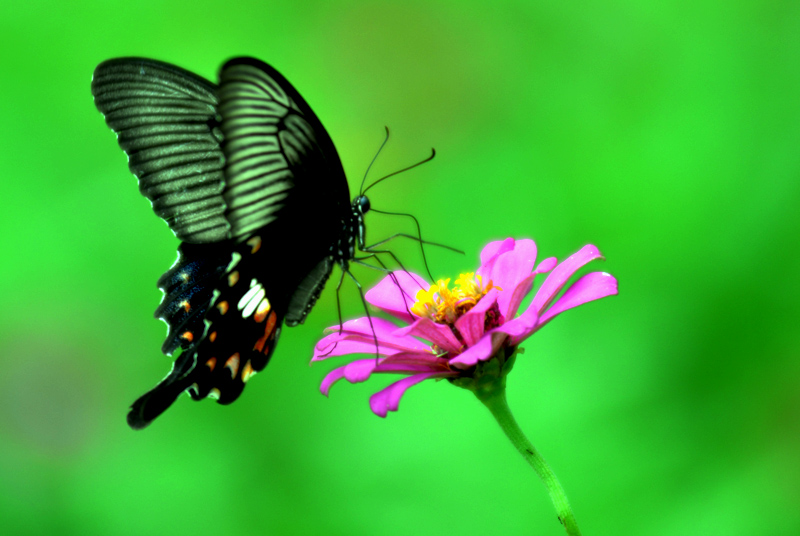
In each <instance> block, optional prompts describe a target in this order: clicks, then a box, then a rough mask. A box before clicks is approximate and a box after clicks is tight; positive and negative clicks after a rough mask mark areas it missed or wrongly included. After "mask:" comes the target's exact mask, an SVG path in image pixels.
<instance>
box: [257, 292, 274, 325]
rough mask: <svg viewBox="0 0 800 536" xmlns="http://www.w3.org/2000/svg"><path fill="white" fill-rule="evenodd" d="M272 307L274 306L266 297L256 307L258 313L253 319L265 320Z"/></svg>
mask: <svg viewBox="0 0 800 536" xmlns="http://www.w3.org/2000/svg"><path fill="white" fill-rule="evenodd" d="M270 309H272V306H270V304H269V300H268V299H266V298H264V299H263V300H261V303H259V304H258V307H257V308H256V314H255V316H254V317H253V319H254V320H255V321H256V322H263V321H264V319H265V318H267V314H268V313H269V311H270Z"/></svg>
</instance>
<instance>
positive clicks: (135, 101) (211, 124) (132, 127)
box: [92, 58, 229, 243]
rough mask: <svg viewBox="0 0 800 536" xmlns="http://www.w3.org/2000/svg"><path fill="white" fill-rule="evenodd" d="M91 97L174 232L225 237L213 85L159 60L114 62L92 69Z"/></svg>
mask: <svg viewBox="0 0 800 536" xmlns="http://www.w3.org/2000/svg"><path fill="white" fill-rule="evenodd" d="M92 95H93V96H94V103H95V105H96V106H97V109H98V110H100V112H101V113H102V114H103V115H104V116H105V119H106V123H107V124H108V126H109V127H110V128H111V130H113V131H114V132H115V133H116V134H117V141H118V142H119V145H120V147H122V149H123V150H124V151H125V153H127V155H128V166H129V167H130V170H131V172H133V174H134V175H136V177H137V178H138V179H139V189H140V190H141V192H142V194H143V195H144V196H145V197H147V198H148V199H149V200H150V201H151V202H152V204H153V210H154V211H155V213H156V214H157V215H158V216H160V217H161V218H163V219H164V220H165V221H166V222H167V224H168V225H169V227H170V229H172V231H173V232H174V233H175V235H176V236H177V237H178V238H179V239H180V240H182V241H184V242H190V243H208V242H218V241H220V240H223V239H225V238H226V237H227V234H228V227H229V226H228V222H227V220H226V219H225V215H224V213H225V201H224V199H223V196H222V190H223V188H224V186H225V178H224V172H223V168H224V164H225V157H224V155H223V152H222V149H221V148H220V143H221V141H222V133H221V131H220V130H219V128H218V115H217V109H216V107H217V96H216V86H215V85H214V84H212V83H211V82H209V81H208V80H205V79H204V78H201V77H199V76H197V75H195V74H193V73H190V72H189V71H186V70H184V69H181V68H180V67H176V66H174V65H170V64H167V63H162V62H158V61H155V60H148V59H144V58H117V59H113V60H109V61H105V62H103V63H101V64H100V65H98V66H97V68H96V69H95V71H94V75H93V77H92Z"/></svg>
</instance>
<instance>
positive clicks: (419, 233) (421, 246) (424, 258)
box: [368, 209, 464, 281]
mask: <svg viewBox="0 0 800 536" xmlns="http://www.w3.org/2000/svg"><path fill="white" fill-rule="evenodd" d="M372 210H373V212H377V213H378V214H385V215H387V216H405V217H408V218H411V219H412V220H414V225H415V226H416V227H417V236H413V235H407V234H403V233H398V234H395V235H392V236H390V237H389V238H387V239H385V240H381V241H380V242H376V243H375V244H372V245H371V246H370V248H368V249H371V248H374V247H375V246H379V245H380V244H383V243H386V242H388V241H389V240H392V239H394V238H397V237H400V236H402V237H405V238H410V239H412V240H416V241H417V242H419V249H420V251H421V252H422V263H423V264H424V265H425V271H426V272H427V273H428V277H430V278H431V281H433V280H434V279H433V275H432V274H431V270H430V268H429V267H428V258H427V256H426V255H425V246H424V245H425V244H430V245H432V246H439V247H443V248H445V249H449V250H451V251H455V252H456V253H461V254H462V255H463V254H464V252H463V251H461V250H459V249H456V248H453V247H450V246H446V245H444V244H438V243H436V242H427V241H425V240H423V239H422V229H421V228H420V225H419V220H418V219H417V218H416V217H415V216H414V215H413V214H406V213H404V212H385V211H382V210H376V209H372Z"/></svg>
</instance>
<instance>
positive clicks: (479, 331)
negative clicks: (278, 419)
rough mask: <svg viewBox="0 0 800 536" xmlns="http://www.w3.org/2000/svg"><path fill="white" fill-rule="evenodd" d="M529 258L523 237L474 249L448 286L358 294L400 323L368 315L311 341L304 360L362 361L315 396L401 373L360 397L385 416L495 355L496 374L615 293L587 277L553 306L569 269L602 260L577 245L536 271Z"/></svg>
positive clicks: (410, 283) (406, 280) (403, 284)
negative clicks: (427, 385)
mask: <svg viewBox="0 0 800 536" xmlns="http://www.w3.org/2000/svg"><path fill="white" fill-rule="evenodd" d="M536 253H537V252H536V244H535V243H534V241H533V240H530V239H524V240H514V239H513V238H507V239H506V240H502V241H497V242H491V243H489V244H487V245H486V247H484V248H483V251H482V252H481V264H480V267H479V268H478V269H477V270H476V271H475V272H474V273H465V274H461V276H460V277H458V278H457V279H456V281H455V283H454V284H453V286H452V287H451V285H450V280H449V279H444V280H439V281H437V282H436V283H434V284H430V283H428V282H426V281H425V279H424V278H422V277H421V276H419V275H416V274H413V273H410V272H394V273H393V274H390V275H388V276H386V277H385V278H384V279H383V280H382V281H381V282H380V283H378V285H377V286H375V287H374V288H373V289H371V290H370V291H369V292H367V294H366V300H367V301H368V302H369V303H371V304H372V305H374V306H375V307H377V308H378V309H380V310H382V311H384V312H386V313H388V314H390V315H392V316H394V317H395V318H397V319H399V320H401V321H402V322H404V323H405V324H407V325H405V326H403V327H399V326H397V325H395V324H394V323H392V322H390V321H388V320H385V319H383V318H375V317H373V318H372V319H371V324H370V319H368V318H366V317H364V318H359V319H356V320H351V321H348V322H345V323H344V324H343V325H342V326H341V327H340V326H335V327H332V328H329V329H330V330H331V331H333V333H331V334H329V335H328V336H326V337H325V338H323V339H322V340H321V341H320V342H319V343H318V344H317V346H316V348H315V350H314V357H313V359H312V361H320V360H323V359H327V358H329V357H333V356H340V355H346V354H357V353H360V354H367V355H371V357H369V358H366V359H359V360H356V361H352V362H351V363H349V364H347V365H344V366H342V367H339V368H336V369H334V370H333V371H331V372H330V373H329V374H328V375H327V376H326V377H325V379H324V380H323V382H322V385H321V388H320V389H321V391H322V393H323V394H325V395H326V396H327V395H328V392H329V390H330V388H331V386H332V385H333V384H334V383H336V382H337V381H339V380H341V379H342V378H344V379H346V380H347V381H349V382H350V383H356V382H363V381H365V380H367V379H368V378H369V377H370V376H371V375H372V374H373V373H393V374H404V375H406V377H405V378H403V379H401V380H399V381H397V382H395V383H393V384H391V385H389V386H388V387H387V388H385V389H383V390H381V391H379V392H377V393H375V394H374V395H373V396H372V397H371V398H370V407H371V408H372V411H373V412H374V413H375V414H376V415H378V416H380V417H385V416H386V415H387V413H388V412H389V411H397V408H398V405H399V403H400V399H401V398H402V397H403V395H404V394H405V392H406V391H407V390H408V389H409V388H410V387H411V386H413V385H416V384H418V383H420V382H422V381H423V380H427V379H440V378H449V379H451V381H453V382H454V383H456V384H459V382H462V381H472V380H473V379H475V378H476V377H477V376H478V375H479V374H481V373H483V372H482V371H483V368H482V367H483V366H484V365H486V364H487V362H489V361H490V360H492V359H493V358H495V357H496V358H497V359H498V360H499V361H500V369H501V370H500V372H499V374H501V375H502V377H504V376H505V374H506V373H507V372H508V370H510V365H511V364H513V357H514V354H515V352H516V350H517V347H518V346H519V344H520V343H522V342H523V341H524V340H525V339H527V338H528V337H530V336H531V335H533V334H534V333H535V332H536V331H538V330H539V329H541V328H542V326H544V325H545V324H547V323H548V322H550V321H551V320H552V319H553V318H555V317H556V316H558V315H559V314H561V313H563V312H564V311H566V310H568V309H572V308H573V307H577V306H578V305H582V304H584V303H587V302H590V301H593V300H597V299H600V298H604V297H606V296H611V295H614V294H617V280H616V279H615V278H614V277H613V276H612V275H610V274H607V273H605V272H591V273H588V274H586V275H584V276H582V277H581V278H579V279H578V280H577V281H575V282H574V283H573V284H572V285H570V286H569V287H568V288H567V289H566V291H565V292H564V293H563V294H561V296H560V297H558V299H556V297H557V296H558V294H559V292H560V291H561V290H562V289H563V288H564V286H565V285H566V283H567V282H568V281H569V279H570V278H571V277H572V275H573V274H575V272H576V271H578V270H579V269H580V268H581V267H582V266H584V265H585V264H586V263H588V262H589V261H592V260H594V259H599V258H602V256H601V255H600V252H599V251H598V249H597V248H596V247H595V246H593V245H587V246H584V247H583V248H581V249H580V251H578V252H577V253H575V254H574V255H572V256H571V257H569V258H568V259H566V260H565V261H563V262H561V263H558V261H557V260H556V258H555V257H549V258H546V259H544V260H543V261H541V262H540V263H539V264H538V265H537V264H536ZM545 273H549V275H547V277H546V278H545V280H544V282H543V283H542V284H541V286H540V287H539V288H538V290H537V291H536V294H535V295H534V297H533V299H532V300H531V302H530V305H528V307H527V308H526V309H525V311H524V312H522V313H521V314H519V315H518V314H517V313H518V310H519V308H520V305H521V303H522V301H523V300H524V299H525V297H526V296H527V295H528V294H529V293H530V292H531V290H532V289H533V286H534V279H535V278H536V276H537V275H539V274H545ZM425 341H427V342H425ZM376 353H377V355H378V358H376V357H375V356H376ZM506 362H508V363H506ZM495 369H497V367H495ZM476 371H478V374H476ZM503 383H504V382H503ZM462 386H463V385H462ZM473 390H474V388H473ZM476 394H477V392H476ZM479 397H480V395H479Z"/></svg>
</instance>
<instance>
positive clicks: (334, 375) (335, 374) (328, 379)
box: [319, 365, 347, 396]
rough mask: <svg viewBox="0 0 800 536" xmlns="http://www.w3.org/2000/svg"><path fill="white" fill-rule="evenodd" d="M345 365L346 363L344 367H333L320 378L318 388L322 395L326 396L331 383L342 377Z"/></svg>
mask: <svg viewBox="0 0 800 536" xmlns="http://www.w3.org/2000/svg"><path fill="white" fill-rule="evenodd" d="M345 367H347V365H345V366H344V367H339V368H335V369H333V370H332V371H330V372H329V373H327V374H326V375H325V377H324V378H323V379H322V383H321V384H320V386H319V390H320V392H321V393H322V394H323V395H325V396H328V393H329V392H330V390H331V387H332V386H333V384H334V383H336V382H338V381H339V380H341V379H342V378H344V369H345Z"/></svg>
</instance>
